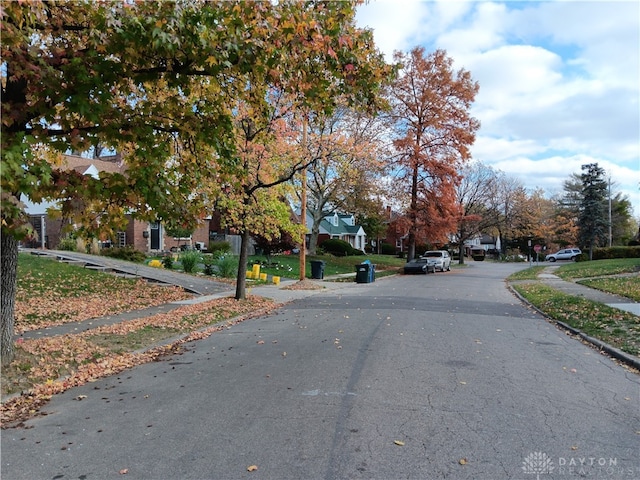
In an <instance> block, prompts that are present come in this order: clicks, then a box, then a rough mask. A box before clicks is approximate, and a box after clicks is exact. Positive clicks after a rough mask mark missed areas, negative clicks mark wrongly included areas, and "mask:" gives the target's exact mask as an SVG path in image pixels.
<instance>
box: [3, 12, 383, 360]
mask: <svg viewBox="0 0 640 480" xmlns="http://www.w3.org/2000/svg"><path fill="white" fill-rule="evenodd" d="M356 5H357V2H356V1H349V2H297V1H281V2H249V1H233V2H227V1H209V2H204V1H200V0H185V1H180V2H164V1H163V2H152V1H149V2H129V1H125V2H122V3H115V2H93V1H76V2H39V1H33V2H5V3H3V8H2V24H1V27H0V28H1V34H2V61H3V69H2V70H1V74H2V168H1V181H2V233H1V248H2V293H1V294H0V299H1V301H2V324H1V327H0V344H1V350H2V351H1V352H0V353H1V354H2V361H3V362H6V361H9V360H10V359H11V357H12V345H13V344H12V335H13V311H14V299H15V284H16V265H17V241H18V240H19V238H20V236H21V235H24V234H25V233H26V232H27V231H28V224H27V222H26V218H25V212H24V208H23V206H22V205H21V203H20V199H21V197H22V196H23V195H26V196H28V197H29V198H30V199H31V200H33V201H39V200H42V199H54V200H59V201H60V206H61V209H63V210H65V211H66V213H68V215H67V216H70V215H71V213H73V214H75V215H77V216H78V217H80V218H78V221H80V222H83V223H84V222H86V221H87V220H95V219H96V218H98V216H100V222H95V221H94V222H93V224H94V226H96V227H99V228H101V229H105V230H109V229H113V228H121V226H122V221H123V216H124V214H125V213H133V214H134V215H136V216H137V217H139V218H147V219H153V220H156V219H168V218H175V217H177V216H179V218H181V219H182V220H183V222H182V223H183V225H181V226H184V227H187V226H188V225H189V224H193V223H194V222H195V221H197V219H198V218H199V217H200V216H201V215H202V214H203V212H206V211H207V208H206V207H207V205H209V204H210V203H211V202H212V200H213V199H214V198H215V196H216V195H219V194H220V192H219V191H216V189H215V186H216V185H222V184H223V183H222V182H219V179H220V175H223V176H233V174H234V173H236V172H238V169H240V173H242V172H241V169H242V168H243V165H242V162H241V161H240V159H241V155H238V154H237V153H236V151H237V148H236V147H237V144H236V142H237V140H238V136H237V134H236V131H235V128H236V125H237V122H236V118H235V115H236V111H235V110H234V109H235V108H236V107H237V105H238V101H241V100H243V101H246V102H247V103H248V104H249V105H251V108H252V111H253V114H254V115H255V117H256V118H259V119H264V118H268V117H270V115H271V108H270V106H269V104H268V98H267V97H266V95H262V93H263V92H265V91H266V90H265V89H266V87H265V84H266V83H268V84H269V85H272V86H273V85H275V86H277V87H278V88H280V89H282V90H283V91H285V92H288V93H290V94H291V95H292V96H293V97H294V99H295V103H296V104H298V105H303V106H306V107H313V108H315V109H317V110H330V109H331V108H332V106H333V98H335V97H336V96H337V94H338V93H340V94H342V93H346V94H347V98H348V99H349V101H350V102H352V103H354V104H360V105H363V104H365V105H368V106H372V107H374V106H375V105H374V104H375V94H376V90H377V88H378V85H379V84H380V82H381V80H382V79H383V78H385V76H386V75H387V74H388V71H387V69H386V66H385V64H384V62H383V60H382V56H381V55H380V54H379V53H378V52H377V51H376V50H375V48H374V46H373V42H372V40H371V35H370V32H367V31H363V30H359V29H357V28H356V27H355V26H354V22H353V16H354V12H355V6H356ZM92 145H94V146H95V145H100V146H103V147H106V148H110V149H116V150H117V151H118V152H119V153H121V155H122V157H123V161H124V162H125V164H126V166H127V173H126V175H119V174H104V173H103V174H101V175H100V178H99V179H94V178H92V177H89V176H81V175H78V174H77V173H75V172H73V171H68V170H64V169H61V168H59V163H58V161H57V159H58V158H59V155H57V154H56V152H58V153H59V152H64V151H67V150H76V151H83V150H86V149H88V148H89V147H91V146H92ZM43 152H44V153H43ZM203 185H208V186H209V188H206V189H203V188H202V186H203ZM80 200H81V201H80ZM78 205H82V206H83V207H84V208H83V209H81V210H80V209H78V208H77V207H78ZM87 216H89V218H83V217H87Z"/></svg>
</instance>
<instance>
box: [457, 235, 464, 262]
mask: <svg viewBox="0 0 640 480" xmlns="http://www.w3.org/2000/svg"><path fill="white" fill-rule="evenodd" d="M458 257H459V258H458V264H459V265H464V243H463V242H462V241H460V245H458Z"/></svg>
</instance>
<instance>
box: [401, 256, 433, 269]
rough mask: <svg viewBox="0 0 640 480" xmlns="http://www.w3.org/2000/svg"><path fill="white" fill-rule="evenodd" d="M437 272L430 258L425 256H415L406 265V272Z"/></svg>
mask: <svg viewBox="0 0 640 480" xmlns="http://www.w3.org/2000/svg"><path fill="white" fill-rule="evenodd" d="M429 272H433V273H436V269H435V267H434V266H433V265H429V261H428V259H426V258H424V257H418V258H414V259H413V260H410V261H408V262H407V263H406V264H405V265H404V273H429Z"/></svg>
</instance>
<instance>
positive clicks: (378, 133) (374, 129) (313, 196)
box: [306, 107, 386, 254]
mask: <svg viewBox="0 0 640 480" xmlns="http://www.w3.org/2000/svg"><path fill="white" fill-rule="evenodd" d="M309 124H310V134H309V140H308V145H307V149H308V150H309V151H311V152H313V155H314V156H315V157H316V158H317V159H316V160H315V161H314V162H313V163H312V164H311V165H310V166H309V169H308V173H307V175H306V177H307V213H308V215H309V216H310V217H311V219H312V225H311V235H310V238H309V253H311V254H315V251H316V247H317V243H318V235H319V232H320V223H321V222H322V220H323V219H324V218H325V217H326V216H327V215H332V214H333V213H334V212H341V213H360V212H363V210H364V209H366V207H367V206H368V205H367V204H368V201H370V199H371V197H372V192H371V191H372V189H373V185H374V179H375V177H376V176H377V175H379V174H380V173H381V172H382V168H383V162H382V159H381V156H380V152H381V151H382V150H383V148H382V146H381V143H382V142H381V137H382V135H383V134H384V133H386V132H385V131H384V130H383V128H382V124H381V122H380V120H379V117H376V116H374V115H372V114H371V113H368V112H358V111H354V110H353V109H348V108H345V107H339V108H338V109H337V110H336V111H335V112H334V114H333V115H330V116H326V115H318V116H315V117H314V118H313V119H312V120H311V121H310V122H309ZM363 213H364V212H363Z"/></svg>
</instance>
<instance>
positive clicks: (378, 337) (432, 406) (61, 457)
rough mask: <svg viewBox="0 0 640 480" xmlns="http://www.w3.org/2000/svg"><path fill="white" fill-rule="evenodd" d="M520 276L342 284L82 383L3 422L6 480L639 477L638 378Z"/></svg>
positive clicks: (455, 274) (488, 269) (467, 273)
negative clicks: (550, 314)
mask: <svg viewBox="0 0 640 480" xmlns="http://www.w3.org/2000/svg"><path fill="white" fill-rule="evenodd" d="M518 268H522V267H519V266H516V265H500V264H474V265H473V266H471V267H469V268H467V269H460V270H454V271H452V272H448V273H437V274H435V275H433V274H430V275H426V276H396V277H392V278H386V279H380V280H378V281H376V282H375V283H372V284H360V285H358V284H345V287H344V288H342V289H340V290H339V291H327V292H323V293H316V294H314V295H313V296H310V297H308V298H305V299H301V300H296V301H295V302H293V303H291V304H289V305H287V306H285V307H284V308H282V309H280V310H278V311H277V312H276V313H273V314H271V315H269V316H266V317H262V318H259V319H254V320H249V321H245V322H243V323H241V324H239V325H237V326H234V327H232V328H230V329H228V330H226V331H224V332H221V333H218V334H214V335H213V336H211V337H210V338H208V339H206V340H202V341H199V342H197V343H193V344H190V345H189V347H188V351H187V352H186V353H184V354H182V355H179V356H174V357H172V358H170V359H167V360H165V361H161V362H156V363H152V364H148V365H144V366H141V367H139V368H136V369H133V370H130V371H127V372H124V373H122V374H121V375H119V376H117V377H112V378H108V379H105V380H102V381H98V382H95V383H92V384H89V385H86V386H84V387H80V388H76V389H73V390H70V391H68V392H66V393H65V394H62V395H59V396H56V397H55V398H54V399H53V400H52V401H51V403H50V404H49V405H48V406H47V407H46V412H47V413H48V415H47V416H45V417H41V418H37V419H34V420H31V421H29V422H27V428H20V429H8V430H4V431H2V453H1V455H2V457H1V460H2V470H1V475H2V479H3V480H7V479H18V478H26V479H87V480H89V479H102V478H120V479H122V478H127V479H139V478H140V479H142V478H148V479H243V478H248V479H302V478H304V479H399V478H412V479H439V478H446V479H538V480H548V479H569V478H590V479H627V480H628V479H639V478H640V376H639V375H637V374H635V373H632V372H630V371H628V370H627V369H625V368H624V367H622V366H619V365H617V364H616V363H614V362H613V361H611V360H610V359H608V358H607V357H605V356H603V355H600V354H599V353H598V352H597V351H595V350H594V349H592V348H591V347H589V346H586V345H583V344H582V343H580V342H579V341H577V340H575V339H574V338H572V337H570V336H568V335H567V334H565V333H564V332H563V331H561V330H558V329H557V328H556V327H555V326H553V325H551V324H550V323H548V322H547V321H546V320H545V319H544V318H542V317H541V316H540V315H538V314H537V313H535V312H533V311H531V310H529V309H527V308H526V307H525V306H523V305H522V304H520V303H519V301H518V300H517V299H516V298H515V297H514V296H513V295H512V294H511V293H510V292H509V291H508V290H507V289H506V287H505V284H504V281H503V279H504V278H505V277H506V276H507V275H508V274H509V273H511V272H512V271H514V270H515V269H518ZM84 396H86V398H85V397H84ZM252 465H255V466H256V467H257V470H256V471H253V472H249V471H248V470H247V468H248V467H249V466H252ZM125 472H126V473H125Z"/></svg>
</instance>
